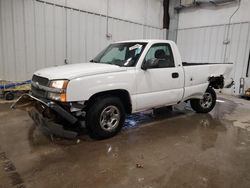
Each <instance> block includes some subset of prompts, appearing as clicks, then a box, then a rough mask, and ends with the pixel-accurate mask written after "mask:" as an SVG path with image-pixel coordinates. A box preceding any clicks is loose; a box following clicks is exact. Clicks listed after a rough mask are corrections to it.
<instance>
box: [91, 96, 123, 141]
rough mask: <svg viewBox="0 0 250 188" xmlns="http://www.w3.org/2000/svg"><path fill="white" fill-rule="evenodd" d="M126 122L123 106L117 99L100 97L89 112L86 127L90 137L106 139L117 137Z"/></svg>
mask: <svg viewBox="0 0 250 188" xmlns="http://www.w3.org/2000/svg"><path fill="white" fill-rule="evenodd" d="M124 121H125V110H124V107H123V104H122V103H121V101H120V100H119V98H117V97H112V96H107V97H100V98H97V99H96V100H95V102H94V103H93V104H91V106H90V108H89V109H88V111H87V116H86V127H87V129H88V130H89V133H90V136H91V137H93V138H95V139H105V138H109V137H112V136H114V135H116V134H117V133H118V132H119V131H120V130H121V128H122V126H123V124H124Z"/></svg>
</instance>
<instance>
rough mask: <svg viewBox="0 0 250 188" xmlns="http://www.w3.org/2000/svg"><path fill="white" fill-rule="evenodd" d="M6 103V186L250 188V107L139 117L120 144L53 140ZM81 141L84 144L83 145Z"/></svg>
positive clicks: (234, 102) (2, 163)
mask: <svg viewBox="0 0 250 188" xmlns="http://www.w3.org/2000/svg"><path fill="white" fill-rule="evenodd" d="M8 107H9V104H0V188H3V187H4V188H5V187H32V188H34V187H36V188H40V187H41V188H44V187H97V188H98V187H100V188H103V187H109V188H112V187H119V188H122V187H126V188H127V187H129V188H133V187H145V188H153V187H171V188H173V187H213V188H215V187H220V188H223V187H237V188H238V187H250V132H249V131H250V101H246V100H243V99H238V98H233V97H228V96H220V97H219V100H218V103H217V105H216V108H215V109H214V110H213V111H212V112H211V113H209V114H196V113H194V112H193V111H191V110H190V108H189V107H188V106H187V107H184V106H183V105H178V106H176V107H175V110H174V111H173V112H170V113H165V114H164V113H163V114H161V115H152V114H151V113H141V114H136V115H133V116H131V117H128V118H127V121H126V126H125V127H124V129H123V130H122V132H121V133H120V134H119V135H117V136H116V137H114V138H111V139H107V140H103V141H95V140H91V139H90V138H89V137H88V136H87V135H83V136H81V137H80V138H79V140H78V141H77V140H64V139H54V141H51V139H50V138H49V137H46V136H44V135H43V134H42V133H41V132H40V131H39V130H37V129H36V128H34V126H33V122H32V121H31V119H30V118H29V117H28V116H27V114H26V113H25V112H22V111H19V110H16V111H11V110H9V108H8ZM79 141H80V142H79Z"/></svg>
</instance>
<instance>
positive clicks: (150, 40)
mask: <svg viewBox="0 0 250 188" xmlns="http://www.w3.org/2000/svg"><path fill="white" fill-rule="evenodd" d="M129 42H145V43H149V42H154V43H155V42H157V43H161V42H173V41H171V40H162V39H140V40H125V41H116V42H113V43H129Z"/></svg>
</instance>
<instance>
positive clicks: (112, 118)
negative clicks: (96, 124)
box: [100, 105, 120, 131]
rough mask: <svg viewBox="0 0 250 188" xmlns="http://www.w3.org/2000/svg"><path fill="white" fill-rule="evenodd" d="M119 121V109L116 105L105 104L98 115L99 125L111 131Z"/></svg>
mask: <svg viewBox="0 0 250 188" xmlns="http://www.w3.org/2000/svg"><path fill="white" fill-rule="evenodd" d="M119 122H120V111H119V109H118V108H117V107H116V106H112V105H111V106H107V107H106V108H104V109H103V111H102V112H101V115H100V126H101V128H102V129H103V130H105V131H113V130H114V129H115V128H116V127H117V126H118V125H119Z"/></svg>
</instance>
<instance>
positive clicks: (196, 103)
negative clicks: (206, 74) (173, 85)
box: [190, 87, 216, 113]
mask: <svg viewBox="0 0 250 188" xmlns="http://www.w3.org/2000/svg"><path fill="white" fill-rule="evenodd" d="M215 103H216V93H215V91H214V90H213V88H211V87H208V88H207V90H206V92H205V93H204V95H203V98H202V99H191V100H190V104H191V107H192V109H193V110H194V111H196V112H198V113H208V112H210V111H211V110H213V108H214V106H215Z"/></svg>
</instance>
